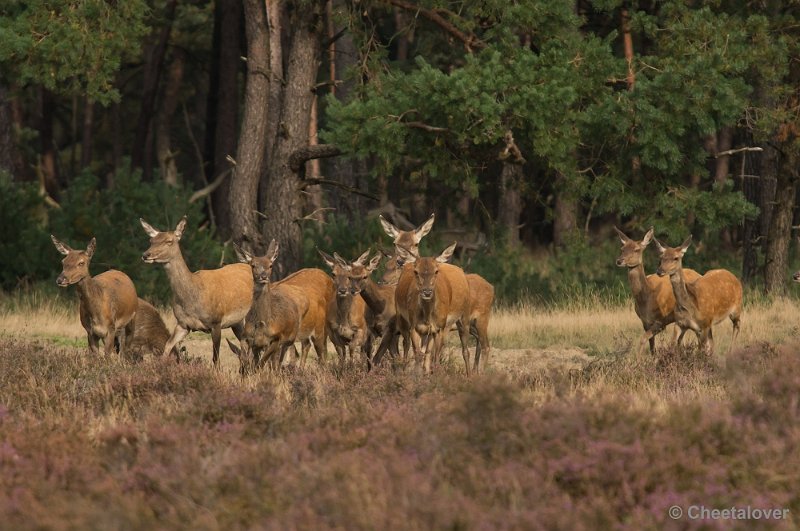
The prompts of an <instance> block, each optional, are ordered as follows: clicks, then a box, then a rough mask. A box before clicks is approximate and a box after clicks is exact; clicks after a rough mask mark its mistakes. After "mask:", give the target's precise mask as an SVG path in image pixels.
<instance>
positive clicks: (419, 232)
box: [379, 214, 434, 256]
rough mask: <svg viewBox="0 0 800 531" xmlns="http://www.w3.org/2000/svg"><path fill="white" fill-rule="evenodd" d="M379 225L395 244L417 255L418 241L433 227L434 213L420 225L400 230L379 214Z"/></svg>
mask: <svg viewBox="0 0 800 531" xmlns="http://www.w3.org/2000/svg"><path fill="white" fill-rule="evenodd" d="M379 219H380V222H381V226H382V227H383V230H384V231H385V232H386V234H388V235H389V237H391V238H392V240H393V241H394V244H395V245H396V246H401V247H405V248H406V249H409V250H410V251H411V252H412V254H414V255H415V256H419V242H420V241H422V238H424V237H425V235H426V234H428V233H429V232H430V231H431V228H432V227H433V221H434V214H431V217H430V218H428V221H426V222H425V223H423V224H422V225H420V226H419V227H417V228H416V229H414V230H400V229H398V228H397V227H395V226H394V225H392V224H391V223H389V222H388V221H386V220H385V219H383V216H379Z"/></svg>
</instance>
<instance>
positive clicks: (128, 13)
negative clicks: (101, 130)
mask: <svg viewBox="0 0 800 531" xmlns="http://www.w3.org/2000/svg"><path fill="white" fill-rule="evenodd" d="M148 10H149V8H148V6H147V3H146V2H145V1H144V0H125V1H124V2H106V1H105V0H83V1H80V2H75V1H72V0H33V1H29V0H25V1H23V0H7V1H5V2H3V4H2V7H0V65H2V68H3V70H4V71H5V72H13V74H14V76H15V78H16V81H17V83H18V84H20V85H26V84H28V83H40V84H42V85H43V86H45V87H46V88H48V89H49V90H51V91H53V92H58V93H66V94H77V93H80V92H82V91H85V93H86V94H87V95H88V96H89V97H90V98H92V99H94V100H96V101H99V102H100V103H103V104H108V103H109V102H111V101H114V100H117V99H118V98H119V92H118V90H117V89H116V88H115V87H114V76H115V75H116V72H117V70H118V69H119V66H120V63H121V62H122V59H123V58H124V57H125V56H126V55H129V54H131V53H133V52H138V50H139V38H140V37H142V36H143V35H144V34H145V33H146V31H147V27H146V26H145V25H144V18H145V16H146V14H147V13H148Z"/></svg>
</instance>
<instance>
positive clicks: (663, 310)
mask: <svg viewBox="0 0 800 531" xmlns="http://www.w3.org/2000/svg"><path fill="white" fill-rule="evenodd" d="M614 230H615V231H617V234H618V235H619V239H620V240H621V241H622V250H621V251H620V255H619V257H618V258H617V265H618V266H619V267H627V268H628V283H629V284H630V286H631V291H632V292H633V303H634V309H635V310H636V315H638V316H639V319H640V320H641V321H642V327H644V334H643V335H642V337H641V339H640V341H639V346H638V348H637V350H636V354H637V355H638V354H640V353H641V352H642V349H643V348H644V345H645V343H646V342H648V341H649V342H650V352H651V353H654V352H655V350H656V338H655V336H656V335H657V334H658V333H660V332H661V331H662V330H664V328H665V327H666V326H667V325H668V324H670V323H674V322H675V314H674V310H675V296H674V295H673V294H672V284H671V283H670V281H669V278H667V277H660V276H658V275H656V274H652V275H645V273H644V259H643V257H642V255H643V254H644V250H645V249H646V248H647V246H648V245H649V244H650V242H651V241H652V239H653V229H652V228H650V230H649V231H647V234H645V235H644V238H642V240H641V241H638V242H637V241H636V240H632V239H631V238H629V237H628V236H627V235H625V233H624V232H622V231H621V230H619V229H618V228H617V227H614ZM683 275H684V278H685V279H686V281H687V282H693V281H694V280H696V279H698V278H700V273H698V272H697V271H695V270H693V269H684V270H683ZM684 333H686V329H681V334H680V336H678V345H680V343H681V341H682V340H683V334H684Z"/></svg>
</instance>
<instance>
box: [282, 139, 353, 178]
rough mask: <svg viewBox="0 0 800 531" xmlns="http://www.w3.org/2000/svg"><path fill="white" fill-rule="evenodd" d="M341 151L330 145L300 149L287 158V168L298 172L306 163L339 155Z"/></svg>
mask: <svg viewBox="0 0 800 531" xmlns="http://www.w3.org/2000/svg"><path fill="white" fill-rule="evenodd" d="M341 154H342V150H341V149H339V148H338V147H337V146H334V145H332V144H317V145H315V146H306V147H304V148H300V149H298V150H297V151H295V152H294V153H292V154H291V155H290V156H289V167H290V168H291V169H292V171H294V172H298V171H300V168H302V167H303V164H305V163H306V161H309V160H312V159H324V158H328V157H335V156H337V155H341Z"/></svg>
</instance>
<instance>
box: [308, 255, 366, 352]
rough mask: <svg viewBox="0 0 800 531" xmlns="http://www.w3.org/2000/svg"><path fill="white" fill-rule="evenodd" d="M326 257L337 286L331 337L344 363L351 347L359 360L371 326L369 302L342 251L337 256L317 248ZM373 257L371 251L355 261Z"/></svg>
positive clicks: (330, 318)
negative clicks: (354, 278)
mask: <svg viewBox="0 0 800 531" xmlns="http://www.w3.org/2000/svg"><path fill="white" fill-rule="evenodd" d="M317 251H318V252H319V254H320V256H321V257H322V260H323V261H324V262H325V264H326V265H327V266H328V267H330V268H331V271H332V272H333V285H334V288H335V293H336V297H335V298H334V299H333V300H332V301H331V302H330V303H329V305H328V312H327V320H326V322H327V325H326V326H327V330H328V337H330V339H331V342H332V343H333V346H334V348H335V349H336V353H337V354H338V355H339V360H340V363H341V365H342V366H344V364H345V360H346V353H347V352H346V351H347V350H348V349H349V351H350V357H351V359H354V360H356V359H358V358H359V356H360V353H361V352H362V351H364V345H365V343H366V342H367V336H368V335H369V329H368V327H367V320H366V316H365V315H366V309H367V305H366V303H365V302H364V299H363V298H362V297H361V288H360V285H359V283H358V282H354V281H353V280H352V279H351V277H350V269H351V268H350V265H349V264H348V263H347V262H346V261H345V260H344V259H342V257H340V256H339V255H338V254H335V255H334V256H335V258H334V257H333V256H331V255H329V254H328V253H326V252H324V251H321V250H319V249H317ZM368 256H369V251H367V252H365V253H364V254H362V255H361V256H360V257H359V258H358V259H357V260H356V261H355V262H354V263H355V264H359V265H361V264H362V261H364V260H366V259H367V257H368ZM366 358H367V368H369V367H370V352H366Z"/></svg>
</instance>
